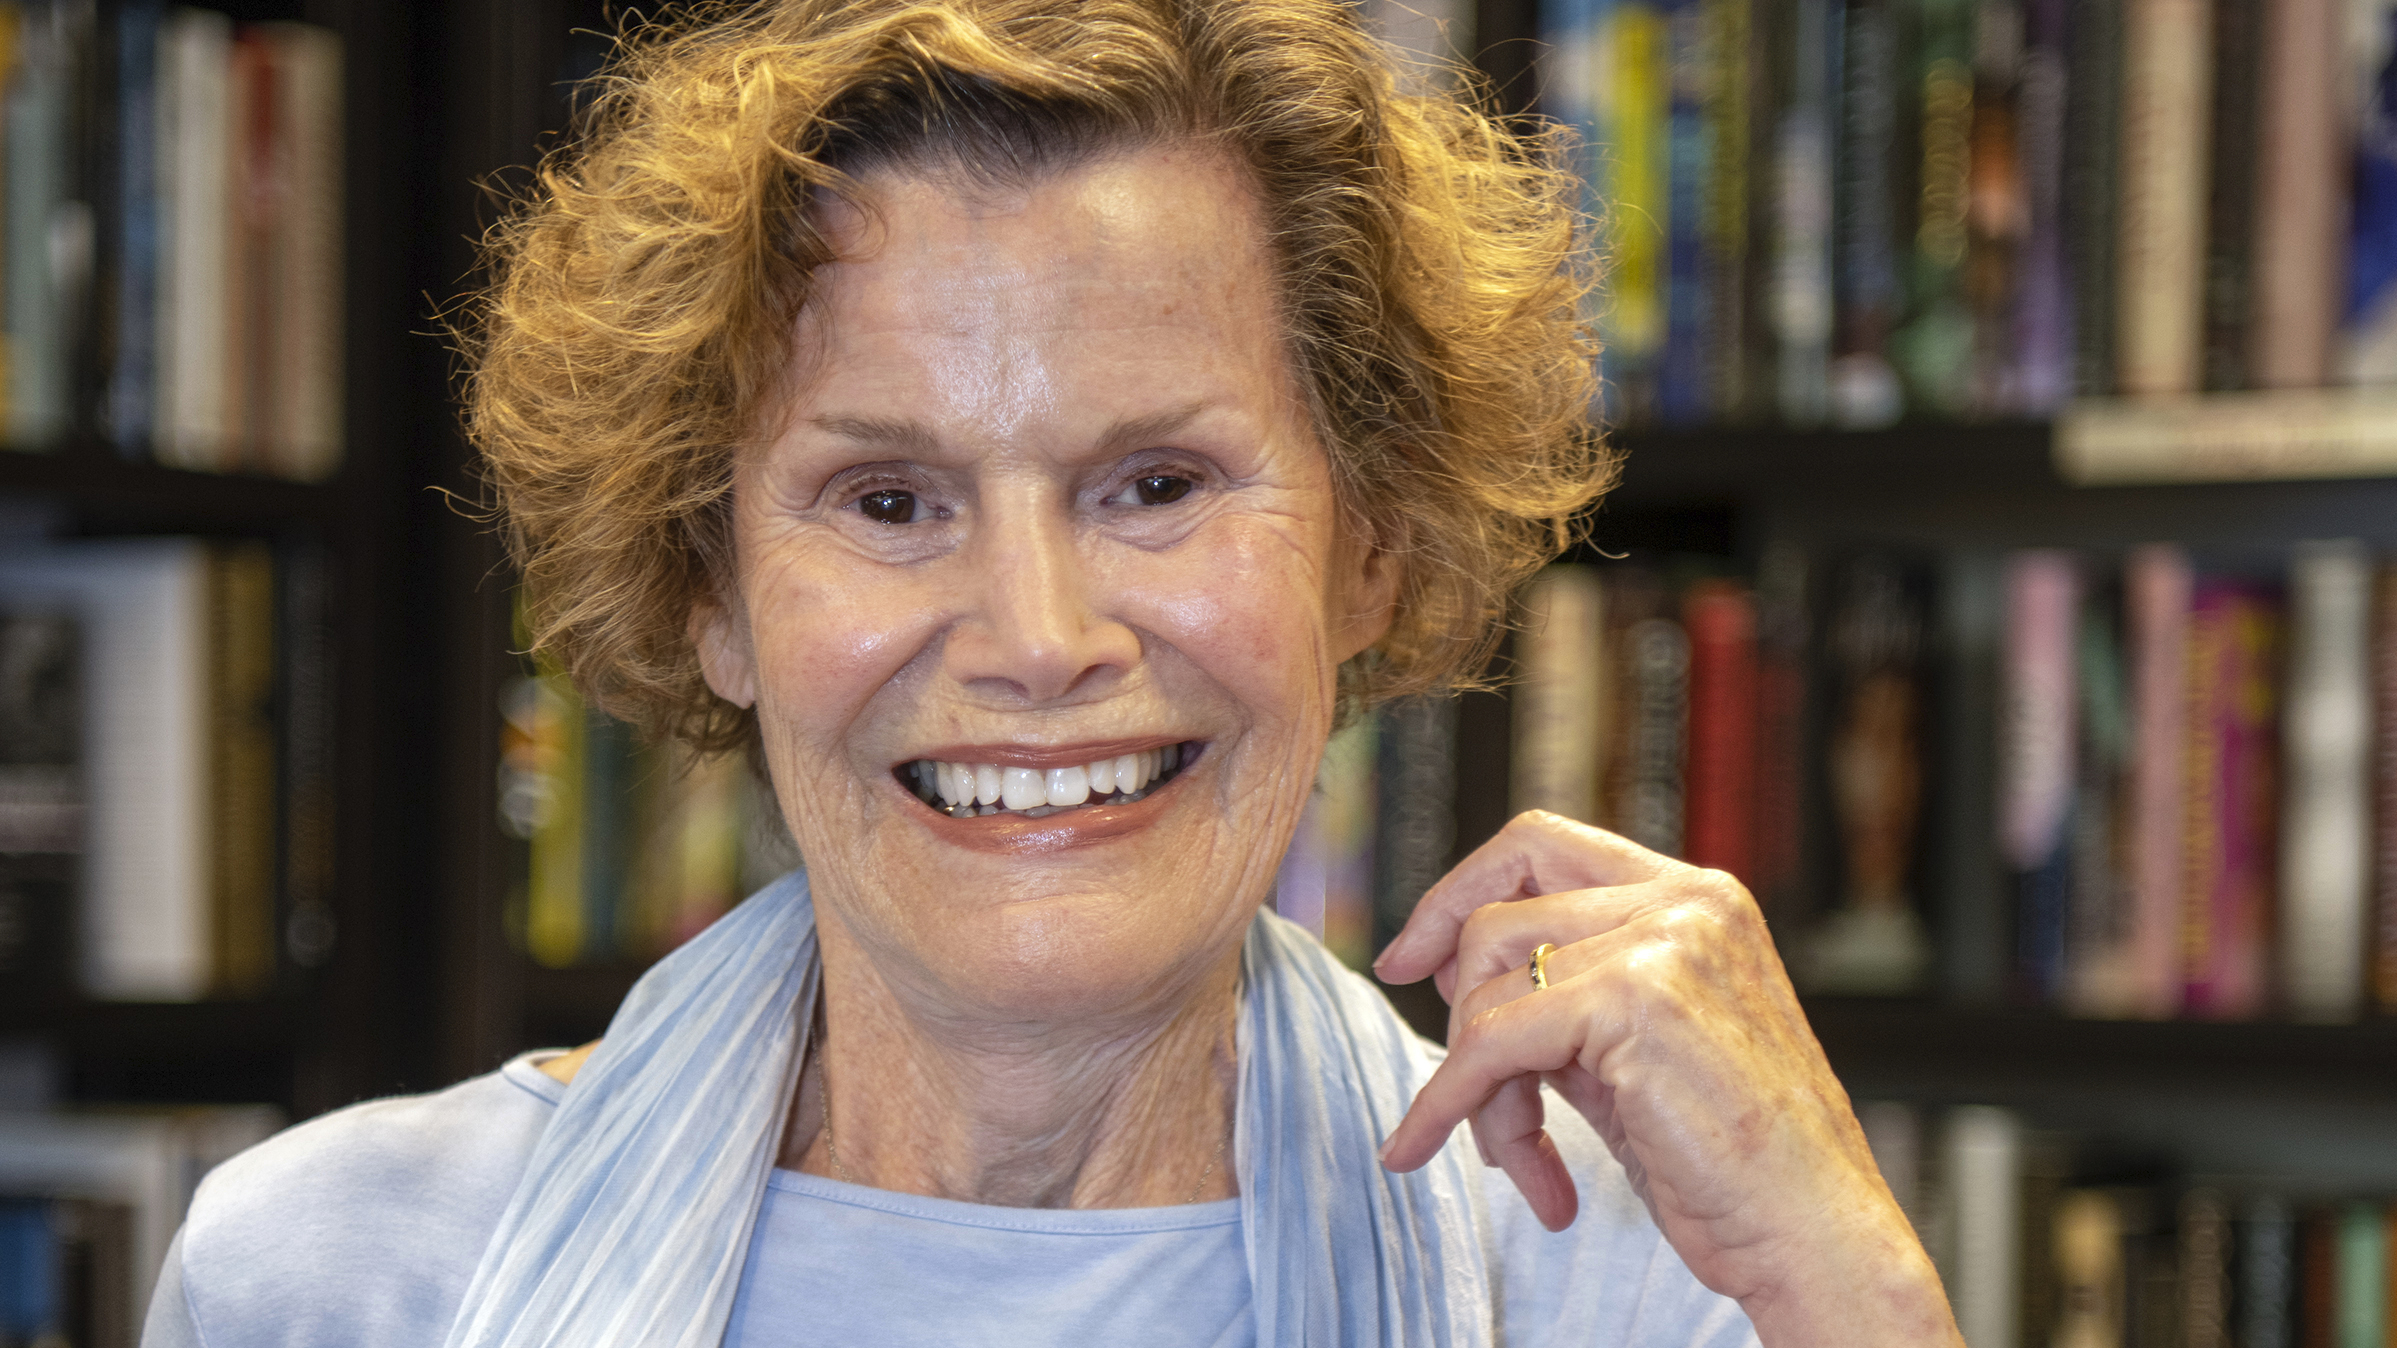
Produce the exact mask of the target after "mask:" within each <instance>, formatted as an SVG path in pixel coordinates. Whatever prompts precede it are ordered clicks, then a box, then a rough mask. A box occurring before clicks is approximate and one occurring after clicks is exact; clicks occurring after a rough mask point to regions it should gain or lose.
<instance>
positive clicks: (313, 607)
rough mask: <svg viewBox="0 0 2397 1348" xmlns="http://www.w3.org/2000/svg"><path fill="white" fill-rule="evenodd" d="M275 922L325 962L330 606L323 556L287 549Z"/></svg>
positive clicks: (329, 909)
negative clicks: (279, 856) (279, 858)
mask: <svg viewBox="0 0 2397 1348" xmlns="http://www.w3.org/2000/svg"><path fill="white" fill-rule="evenodd" d="M282 600H283V617H282V632H281V647H282V649H281V657H282V661H283V674H282V680H283V688H282V704H283V724H282V732H283V734H282V747H283V762H282V769H281V771H282V785H281V789H280V794H281V799H282V809H281V811H280V816H281V821H282V829H283V832H282V838H281V848H282V865H281V884H282V909H281V911H282V919H283V933H284V946H285V949H286V950H287V951H288V952H289V954H290V957H291V961H292V963H294V964H296V965H298V966H299V967H301V968H303V969H313V968H318V967H320V966H322V965H323V964H324V963H325V962H326V961H327V960H329V959H331V958H332V954H333V942H334V940H335V938H336V936H337V934H338V932H337V929H336V927H335V922H334V914H333V883H334V882H333V856H334V845H333V829H334V822H335V820H334V813H333V809H334V806H333V802H334V782H335V781H336V780H337V764H336V762H335V760H334V750H333V745H334V741H335V738H336V735H337V733H338V726H337V725H336V723H335V719H336V718H335V713H334V705H333V651H332V640H333V638H332V631H331V624H332V617H333V614H332V604H331V595H330V594H329V593H328V590H327V576H326V566H325V555H324V551H323V549H322V548H320V547H314V546H301V547H295V548H292V549H291V550H290V551H288V552H287V553H286V554H285V556H284V559H283V570H282Z"/></svg>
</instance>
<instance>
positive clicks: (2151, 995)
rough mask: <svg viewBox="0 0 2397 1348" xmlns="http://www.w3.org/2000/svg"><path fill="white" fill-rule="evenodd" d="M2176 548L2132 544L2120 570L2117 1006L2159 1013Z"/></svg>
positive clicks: (2180, 723)
mask: <svg viewBox="0 0 2397 1348" xmlns="http://www.w3.org/2000/svg"><path fill="white" fill-rule="evenodd" d="M2194 584H2195V579H2194V576H2193V574H2192V572H2191V570H2190V567H2189V559H2188V557H2187V556H2185V555H2184V554H2183V553H2182V552H2181V550H2180V549H2178V548H2175V547H2171V546H2168V545H2163V544H2151V545H2149V546H2146V547H2142V548H2138V549H2135V550H2134V551H2133V552H2132V553H2131V555H2130V559H2129V561H2128V562H2127V563H2126V564H2125V567H2124V571H2123V592H2124V606H2125V609H2126V611H2127V615H2128V619H2129V628H2130V654H2131V703H2132V707H2133V711H2132V719H2133V729H2132V739H2133V744H2134V746H2135V749H2134V753H2133V762H2132V768H2131V782H2130V792H2131V799H2130V805H2129V809H2128V811H2127V813H2128V816H2129V819H2128V827H2129V830H2130V838H2129V848H2128V855H2127V857H2126V865H2127V866H2128V868H2129V871H2130V879H2131V903H2132V907H2133V908H2134V910H2135V912H2136V916H2135V917H2134V918H2133V919H2132V923H2133V935H2132V937H2131V948H2132V952H2133V953H2132V956H2131V959H2132V964H2133V971H2132V973H2131V975H2130V981H2131V985H2132V986H2131V989H2130V991H2129V996H2128V997H2127V999H2126V1002H2125V1005H2124V1008H2123V1010H2124V1013H2125V1014H2129V1015H2135V1016H2140V1017H2144V1018H2147V1019H2153V1020H2160V1019H2164V1018H2166V1017H2169V1016H2172V1015H2174V1014H2175V1013H2177V1012H2178V1011H2179V1010H2180V1007H2181V982H2182V980H2181V953H2180V952H2181V922H2182V904H2183V899H2182V885H2183V880H2184V876H2185V874H2186V869H2187V856H2188V853H2187V849H2186V848H2185V846H2184V844H2183V830H2184V828H2185V827H2186V826H2187V823H2188V793H2189V787H2188V774H2187V771H2186V769H2185V768H2184V766H2183V759H2184V757H2185V755H2186V752H2187V748H2188V740H2189V734H2188V719H2189V708H2190V702H2189V689H2188V684H2189V672H2190V670H2189V605H2190V599H2191V590H2192V587H2193V586H2194Z"/></svg>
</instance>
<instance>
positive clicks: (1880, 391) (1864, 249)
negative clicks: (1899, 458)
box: [1831, 0, 1905, 428]
mask: <svg viewBox="0 0 2397 1348" xmlns="http://www.w3.org/2000/svg"><path fill="white" fill-rule="evenodd" d="M1893 3H1894V0H1845V3H1844V4H1843V5H1842V7H1841V9H1840V11H1839V18H1840V28H1841V32H1840V76H1841V78H1840V82H1839V84H1838V85H1837V86H1836V87H1837V89H1838V91H1839V94H1838V97H1839V127H1838V133H1839V139H1838V153H1839V158H1838V162H1837V165H1836V168H1835V170H1834V173H1835V176H1834V179H1833V196H1832V207H1831V210H1832V294H1833V303H1834V312H1833V324H1832V326H1833V343H1834V347H1833V350H1834V356H1833V359H1832V364H1831V415H1832V420H1833V421H1834V422H1835V423H1837V424H1838V425H1841V426H1844V427H1851V428H1862V427H1872V426H1886V425H1888V424H1889V423H1891V422H1893V421H1896V420H1897V419H1898V416H1899V414H1900V413H1901V412H1902V411H1903V410H1904V407H1905V398H1904V395H1903V393H1902V391H1901V389H1900V386H1899V384H1898V377H1897V371H1896V369H1895V368H1894V367H1893V366H1892V365H1891V364H1890V361H1889V338H1890V333H1891V332H1892V330H1894V329H1895V328H1896V326H1897V322H1898V319H1899V317H1900V310H1901V309H1902V307H1903V306H1904V303H1905V290H1904V286H1903V283H1902V281H1901V279H1900V277H1899V273H1898V215H1899V211H1898V187H1897V181H1896V177H1897V175H1896V174H1895V172H1894V171H1893V170H1894V168H1895V163H1894V160H1895V157H1896V148H1895V146H1896V142H1897V137H1898V107H1897V86H1898V38H1897V16H1896V14H1895V13H1894V12H1893V9H1892V6H1893Z"/></svg>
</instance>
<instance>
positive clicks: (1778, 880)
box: [1749, 546, 1809, 923]
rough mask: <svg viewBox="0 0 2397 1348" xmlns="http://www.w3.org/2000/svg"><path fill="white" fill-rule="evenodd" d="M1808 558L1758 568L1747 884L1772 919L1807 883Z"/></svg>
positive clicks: (1771, 556) (1791, 910)
mask: <svg viewBox="0 0 2397 1348" xmlns="http://www.w3.org/2000/svg"><path fill="white" fill-rule="evenodd" d="M1808 571H1809V568H1808V566H1807V562H1806V556H1805V554H1804V553H1802V552H1799V551H1797V550H1796V549H1794V548H1790V547H1786V546H1784V547H1779V548H1774V549H1771V550H1769V551H1768V552H1767V553H1766V554H1765V557H1764V560H1763V563H1762V564H1761V565H1760V566H1759V567H1758V568H1757V597H1756V648H1757V650H1756V833H1755V836H1756V854H1755V860H1754V861H1752V862H1751V863H1750V864H1751V865H1752V866H1753V867H1754V877H1753V878H1752V879H1751V880H1750V881H1749V888H1750V889H1752V890H1753V891H1754V892H1755V894H1756V898H1757V901H1758V902H1759V903H1761V904H1762V905H1763V906H1764V911H1765V915H1766V917H1767V918H1768V919H1770V920H1772V921H1774V922H1776V923H1782V922H1786V920H1787V919H1789V918H1790V917H1793V916H1795V915H1796V914H1797V911H1798V907H1799V905H1800V904H1801V903H1802V902H1803V901H1804V897H1805V895H1804V889H1805V882H1806V751H1807V743H1806V738H1807V737H1806V705H1807V697H1806V682H1807V681H1806V655H1807V648H1808V644H1809V643H1808V626H1809V623H1808V618H1807V593H1806V592H1807V576H1808Z"/></svg>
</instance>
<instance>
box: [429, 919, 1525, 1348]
mask: <svg viewBox="0 0 2397 1348" xmlns="http://www.w3.org/2000/svg"><path fill="white" fill-rule="evenodd" d="M821 977H822V965H821V963H820V961H819V959H818V955H817V949H816V927H815V908H814V905H813V903H812V902H811V901H810V899H809V897H808V888H807V878H806V875H805V874H804V873H803V872H796V871H795V872H793V873H791V874H790V875H787V876H784V877H783V878H782V879H780V880H778V881H776V882H775V883H773V884H772V885H769V886H767V887H766V888H765V889H763V890H761V891H759V892H758V893H757V894H755V895H754V896H752V897H751V898H750V899H749V900H748V901H747V902H745V903H743V904H741V905H740V906H739V907H738V908H736V909H734V910H733V911H732V912H731V913H729V914H727V915H726V916H725V917H724V918H723V919H721V920H719V921H718V922H717V923H716V924H715V925H714V926H712V927H710V928H709V929H708V930H707V931H705V932H702V933H701V934H700V935H699V936H697V937H695V938H693V939H692V940H691V941H689V942H688V943H686V944H685V945H683V946H682V947H681V948H680V949H678V950H676V951H675V952H674V953H673V954H671V955H668V956H667V957H666V958H665V959H663V960H661V961H659V962H658V964H657V965H656V966H655V967H654V968H652V969H651V970H650V971H649V972H648V973H647V974H646V975H644V976H643V977H642V978H641V980H640V982H638V983H637V984H635V985H634V987H633V990H632V992H631V993H630V994H629V995H628V996H627V997H626V998H625V1000H624V1004H623V1006H622V1007H621V1008H620V1009H619V1010H618V1011H617V1013H616V1017H615V1019H614V1020H613V1021H612V1022H610V1023H609V1026H608V1032H607V1038H606V1040H605V1041H604V1042H603V1043H602V1044H601V1045H600V1047H599V1049H598V1051H597V1052H595V1053H593V1054H592V1055H591V1058H590V1061H588V1062H587V1063H585V1064H584V1065H583V1068H582V1070H581V1072H580V1073H578V1074H577V1075H576V1076H575V1078H574V1082H573V1084H572V1085H571V1086H570V1087H568V1089H567V1091H566V1094H565V1098H564V1099H563V1100H562V1101H561V1102H560V1103H559V1105H558V1107H557V1113H556V1115H555V1116H554V1117H553V1118H552V1119H551V1121H550V1124H549V1127H548V1129H547V1131H545V1132H544V1133H543V1135H542V1137H541V1140H540V1142H539V1143H538V1144H537V1145H536V1146H535V1148H534V1150H533V1155H532V1159H531V1161H530V1163H529V1164H528V1165H527V1166H526V1168H525V1172H524V1177H523V1179H522V1180H521V1181H519V1182H518V1184H517V1187H516V1192H515V1195H514V1196H513V1197H512V1198H511V1199H510V1200H509V1202H508V1206H507V1209H506V1211H505V1212H504V1213H503V1214H502V1216H501V1218H500V1221H499V1226H498V1229H497V1230H496V1231H495V1232H494V1233H493V1234H492V1237H491V1243H490V1245H489V1246H488V1247H486V1248H485V1249H484V1251H483V1257H482V1261H481V1263H479V1264H478V1265H477V1266H476V1268H475V1273H474V1278H473V1281H472V1282H471V1283H470V1284H469V1285H468V1287H467V1290H466V1297H465V1300H464V1302H463V1303H462V1304H461V1305H460V1307H459V1309H458V1315H457V1319H456V1320H455V1321H454V1322H453V1323H452V1324H451V1326H450V1331H449V1341H448V1348H535V1345H541V1346H543V1348H635V1346H636V1345H638V1346H639V1348H665V1346H666V1345H673V1346H674V1348H716V1345H718V1344H720V1343H721V1342H722V1341H723V1337H724V1329H725V1326H726V1324H727V1323H728V1322H729V1321H730V1319H731V1316H732V1306H733V1299H734V1296H735V1294H736V1292H737V1291H738V1289H739V1287H740V1282H741V1267H742V1263H743V1261H744V1260H745V1259H746V1258H747V1257H748V1253H749V1239H750V1233H751V1231H752V1229H753V1228H754V1226H755V1224H756V1221H757V1213H758V1207H759V1205H760V1204H761V1203H762V1202H763V1201H764V1197H765V1190H766V1178H767V1175H768V1173H769V1172H770V1171H771V1170H772V1168H773V1165H774V1159H775V1156H776V1154H777V1153H778V1151H779V1149H780V1146H781V1139H782V1126H783V1120H784V1117H785V1116H786V1114H787V1113H788V1110H789V1105H790V1100H791V1092H792V1090H793V1088H794V1087H795V1085H796V1083H797V1081H798V1077H799V1072H800V1069H801V1066H802V1058H803V1056H804V1053H805V1050H806V1046H807V1045H808V1043H809V1042H810V1039H809V1035H808V1031H809V1021H810V1020H811V1018H812V1017H813V1015H814V1011H815V1005H816V989H817V985H818V983H819V980H820V979H821ZM1241 987H1242V1002H1241V1008H1240V1015H1239V1021H1238V1029H1237V1030H1236V1042H1237V1047H1238V1053H1239V1072H1238V1080H1239V1091H1240V1095H1239V1101H1238V1105H1237V1109H1236V1115H1235V1121H1234V1125H1233V1165H1234V1170H1235V1173H1236V1174H1237V1175H1238V1176H1239V1180H1240V1215H1241V1225H1242V1231H1243V1233H1244V1237H1245V1239H1246V1242H1247V1251H1248V1271H1249V1279H1250V1283H1251V1286H1252V1289H1253V1291H1254V1297H1255V1306H1256V1316H1257V1342H1259V1343H1260V1344H1269V1345H1280V1344H1305V1345H1323V1346H1324V1348H1331V1346H1333V1345H1337V1346H1339V1348H1367V1346H1368V1345H1383V1346H1385V1348H1391V1346H1395V1345H1400V1344H1407V1345H1421V1344H1429V1345H1436V1346H1438V1348H1479V1346H1480V1345H1486V1344H1488V1343H1490V1342H1491V1340H1492V1335H1493V1325H1494V1324H1495V1321H1496V1314H1495V1311H1494V1308H1493V1306H1492V1304H1491V1289H1490V1285H1489V1279H1488V1275H1487V1270H1486V1267H1485V1260H1484V1254H1483V1251H1484V1241H1483V1232H1482V1231H1481V1230H1480V1227H1479V1223H1480V1220H1481V1219H1480V1218H1479V1216H1478V1215H1477V1212H1476V1209H1475V1206H1474V1203H1473V1201H1472V1193H1471V1189H1470V1188H1469V1183H1470V1178H1469V1176H1468V1173H1467V1172H1466V1170H1465V1167H1464V1163H1463V1161H1462V1159H1461V1157H1460V1156H1459V1151H1460V1149H1459V1148H1458V1147H1456V1146H1453V1145H1452V1146H1449V1147H1446V1148H1444V1149H1442V1151H1441V1152H1440V1154H1439V1155H1438V1156H1437V1157H1436V1158H1434V1159H1433V1161H1432V1162H1431V1163H1430V1164H1429V1165H1426V1166H1425V1167H1423V1168H1422V1169H1421V1170H1418V1171H1415V1172H1414V1173H1412V1174H1408V1175H1394V1174H1391V1173H1390V1172H1388V1171H1386V1170H1384V1169H1383V1168H1382V1167H1381V1165H1380V1163H1379V1161H1378V1160H1377V1159H1376V1157H1377V1153H1378V1151H1379V1148H1380V1145H1381V1140H1382V1139H1383V1138H1384V1137H1386V1136H1388V1135H1389V1133H1390V1130H1391V1129H1392V1128H1394V1127H1396V1126H1397V1124H1398V1121H1399V1119H1400V1118H1401V1117H1402V1116H1403V1115H1404V1114H1405V1113H1406V1109H1407V1105H1408V1104H1409V1103H1410V1101H1411V1100H1412V1099H1413V1097H1414V1092H1415V1090H1416V1088H1417V1087H1418V1086H1419V1085H1420V1084H1421V1081H1422V1078H1423V1076H1424V1074H1425V1072H1426V1071H1427V1070H1428V1069H1427V1065H1426V1062H1425V1059H1424V1053H1423V1049H1422V1047H1421V1045H1420V1044H1419V1043H1418V1042H1417V1041H1416V1040H1415V1038H1414V1036H1413V1034H1412V1032H1410V1031H1409V1030H1408V1029H1407V1027H1406V1025H1405V1024H1404V1023H1403V1022H1402V1021H1400V1020H1399V1018H1398V1017H1397V1015H1396V1014H1395V1013H1393V1012H1392V1011H1391V1009H1390V1006H1389V1003H1388V1002H1386V1001H1385V1000H1383V998H1382V996H1381V994H1380V993H1379V992H1377V991H1376V990H1375V989H1374V988H1373V986H1372V985H1371V984H1369V983H1367V982H1366V981H1365V980H1364V979H1363V978H1361V977H1359V976H1358V975H1356V974H1355V973H1352V972H1350V971H1349V970H1348V969H1346V968H1344V967H1342V966H1341V965H1340V963H1339V962H1338V961H1337V960H1335V959H1333V958H1332V956H1331V955H1330V954H1329V953H1328V952H1327V951H1325V950H1324V948H1323V947H1322V945H1321V944H1320V943H1318V942H1317V941H1316V940H1315V939H1314V938H1313V937H1312V936H1310V935H1309V934H1308V933H1307V932H1306V931H1304V930H1303V929H1301V928H1299V927H1298V926H1296V925H1294V924H1292V923H1290V922H1288V921H1286V920H1284V919H1282V918H1280V917H1278V916H1276V915H1274V914H1273V913H1271V912H1264V911H1260V912H1259V913H1258V914H1257V916H1256V918H1255V920H1254V921H1253V922H1252V923H1251V924H1250V926H1249V929H1248V933H1247V937H1246V940H1245V941H1244V943H1243V945H1242V948H1241Z"/></svg>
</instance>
